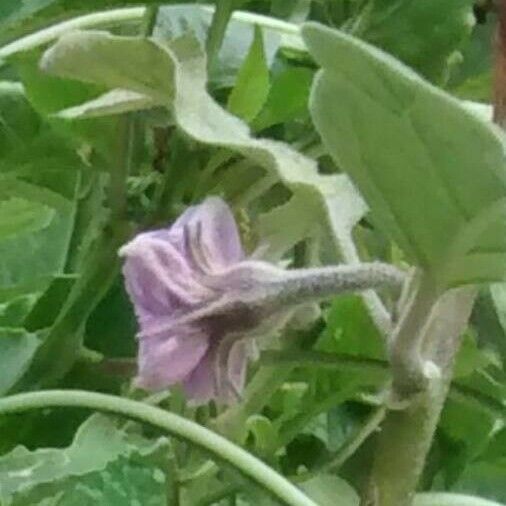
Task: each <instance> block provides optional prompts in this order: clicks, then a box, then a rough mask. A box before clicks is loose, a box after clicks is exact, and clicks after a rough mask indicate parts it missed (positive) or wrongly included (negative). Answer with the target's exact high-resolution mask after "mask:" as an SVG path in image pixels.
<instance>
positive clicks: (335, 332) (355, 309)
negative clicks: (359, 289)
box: [317, 295, 385, 359]
mask: <svg viewBox="0 0 506 506" xmlns="http://www.w3.org/2000/svg"><path fill="white" fill-rule="evenodd" d="M326 321H327V327H326V329H325V332H324V334H323V336H322V338H321V339H320V341H319V342H318V346H317V348H318V349H320V350H322V351H328V352H334V353H343V354H346V355H353V356H362V357H367V358H377V359H384V358H385V349H384V345H383V340H382V336H381V335H380V334H379V332H378V329H377V328H376V326H375V325H374V322H373V321H372V319H371V316H370V315H369V313H368V312H367V309H366V307H365V305H364V302H363V300H362V299H361V298H360V297H359V296H357V295H345V296H342V297H338V298H336V299H334V300H333V301H332V305H331V306H330V308H329V309H328V310H327V312H326Z"/></svg>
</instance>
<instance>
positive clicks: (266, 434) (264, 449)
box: [246, 415, 278, 457]
mask: <svg viewBox="0 0 506 506" xmlns="http://www.w3.org/2000/svg"><path fill="white" fill-rule="evenodd" d="M246 425H247V427H248V431H249V432H250V433H251V434H253V436H254V438H255V453H258V455H260V456H266V457H267V456H272V455H273V454H274V451H275V450H276V449H277V443H278V433H277V430H276V428H275V426H274V425H273V424H272V422H271V421H270V420H269V419H268V418H266V417H265V416H262V415H252V416H250V417H249V418H248V420H247V421H246Z"/></svg>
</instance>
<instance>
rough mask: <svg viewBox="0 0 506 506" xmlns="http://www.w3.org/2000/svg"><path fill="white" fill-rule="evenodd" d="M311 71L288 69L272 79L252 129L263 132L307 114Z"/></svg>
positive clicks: (311, 78)
mask: <svg viewBox="0 0 506 506" xmlns="http://www.w3.org/2000/svg"><path fill="white" fill-rule="evenodd" d="M312 80H313V71H311V70H309V69H306V68H297V67H288V68H287V69H285V70H283V71H282V72H280V73H279V74H277V75H275V76H274V77H273V78H272V83H271V87H270V89H269V94H268V95H267V100H266V102H265V104H264V106H263V108H262V109H261V111H260V112H259V113H258V115H257V116H256V117H255V119H254V120H253V123H252V127H253V128H254V129H255V130H263V129H264V128H269V127H271V126H273V125H277V124H278V123H284V122H285V121H289V120H292V119H294V118H296V117H298V116H301V115H303V114H307V103H308V98H309V90H310V88H311V82H312Z"/></svg>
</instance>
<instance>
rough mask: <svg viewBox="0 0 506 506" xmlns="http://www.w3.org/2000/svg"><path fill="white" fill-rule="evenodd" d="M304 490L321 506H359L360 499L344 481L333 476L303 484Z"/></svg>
mask: <svg viewBox="0 0 506 506" xmlns="http://www.w3.org/2000/svg"><path fill="white" fill-rule="evenodd" d="M300 487H301V488H302V490H303V491H304V492H305V493H306V494H307V495H308V496H309V497H310V498H311V499H313V501H315V502H316V503H317V504H318V505H319V506H336V505H337V504H339V506H341V505H342V506H358V504H359V502H360V499H359V497H358V495H357V493H356V492H355V490H353V488H352V487H351V486H350V485H348V483H346V482H345V481H344V480H343V479H341V478H339V477H338V476H332V475H319V476H315V477H314V478H311V479H310V480H308V481H305V482H303V483H301V485H300Z"/></svg>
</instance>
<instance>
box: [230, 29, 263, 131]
mask: <svg viewBox="0 0 506 506" xmlns="http://www.w3.org/2000/svg"><path fill="white" fill-rule="evenodd" d="M268 93H269V68H268V67H267V62H266V61H265V53H264V45H263V38H262V30H261V29H260V28H259V27H258V26H257V27H255V36H254V38H253V42H252V43H251V47H250V50H249V52H248V54H247V56H246V58H245V60H244V62H243V64H242V66H241V68H240V69H239V72H238V74H237V78H236V81H235V85H234V87H233V89H232V91H231V93H230V95H229V97H228V104H227V108H228V110H229V111H230V112H231V113H232V114H235V115H236V116H237V117H239V118H241V119H243V120H244V121H246V122H249V121H251V120H252V119H253V118H254V117H255V116H256V115H257V114H258V112H259V111H260V109H261V108H262V106H263V105H264V103H265V100H266V98H267V94H268Z"/></svg>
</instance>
